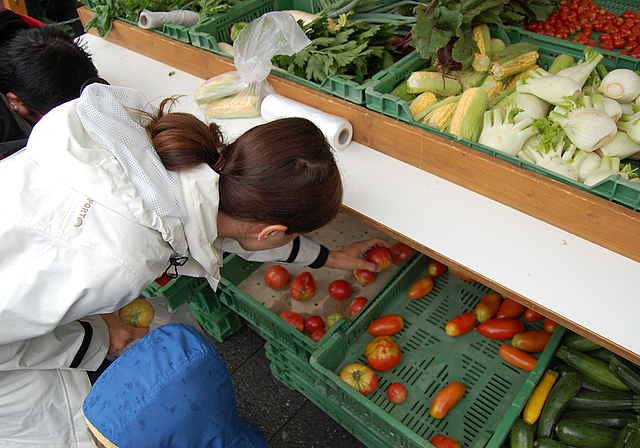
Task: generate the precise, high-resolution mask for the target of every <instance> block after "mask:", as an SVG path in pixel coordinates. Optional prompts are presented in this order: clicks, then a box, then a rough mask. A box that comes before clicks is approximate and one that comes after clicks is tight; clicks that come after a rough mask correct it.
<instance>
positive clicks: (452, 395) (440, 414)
mask: <svg viewBox="0 0 640 448" xmlns="http://www.w3.org/2000/svg"><path fill="white" fill-rule="evenodd" d="M465 390H466V387H465V385H464V384H463V383H461V382H460V381H455V382H453V383H450V384H448V385H447V386H445V387H444V389H442V390H441V391H440V392H438V393H437V394H436V396H435V397H433V401H432V402H431V409H430V410H429V413H430V414H431V417H433V418H438V419H442V418H444V417H445V416H446V415H447V412H449V411H450V410H451V408H452V407H454V406H455V405H456V403H458V401H460V399H461V398H462V396H463V395H464V392H465Z"/></svg>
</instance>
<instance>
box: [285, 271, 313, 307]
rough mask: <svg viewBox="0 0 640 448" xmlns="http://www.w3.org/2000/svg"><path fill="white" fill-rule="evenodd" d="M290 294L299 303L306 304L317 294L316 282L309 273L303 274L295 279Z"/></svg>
mask: <svg viewBox="0 0 640 448" xmlns="http://www.w3.org/2000/svg"><path fill="white" fill-rule="evenodd" d="M289 292H290V293H291V297H293V298H294V299H295V300H297V301H298V302H306V301H307V300H309V299H310V298H312V297H313V296H314V295H315V293H316V280H315V279H314V278H313V275H311V274H310V273H309V272H303V273H302V274H300V275H298V276H297V277H296V278H294V279H293V281H292V282H291V286H290V287H289Z"/></svg>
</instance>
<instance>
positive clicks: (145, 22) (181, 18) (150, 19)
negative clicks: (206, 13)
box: [138, 9, 199, 30]
mask: <svg viewBox="0 0 640 448" xmlns="http://www.w3.org/2000/svg"><path fill="white" fill-rule="evenodd" d="M198 19H199V16H198V13H197V12H195V11H188V10H183V9H178V10H175V11H168V12H163V11H149V10H148V9H145V10H143V11H142V12H141V13H140V18H139V20H138V26H139V27H140V28H144V29H146V30H148V29H153V28H162V27H163V26H164V24H165V23H173V24H174V25H182V26H186V27H189V26H193V25H195V24H196V23H198Z"/></svg>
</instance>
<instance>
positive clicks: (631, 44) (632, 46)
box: [627, 42, 638, 52]
mask: <svg viewBox="0 0 640 448" xmlns="http://www.w3.org/2000/svg"><path fill="white" fill-rule="evenodd" d="M636 48H638V42H629V43H628V44H627V51H629V52H631V51H633V50H635V49H636Z"/></svg>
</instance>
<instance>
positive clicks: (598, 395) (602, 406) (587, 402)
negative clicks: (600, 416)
mask: <svg viewBox="0 0 640 448" xmlns="http://www.w3.org/2000/svg"><path fill="white" fill-rule="evenodd" d="M567 409H570V410H574V411H580V410H582V411H596V410H600V411H627V410H634V411H638V410H640V395H632V394H629V393H626V392H593V391H590V390H581V391H580V392H578V393H577V394H576V395H575V396H574V397H573V398H572V399H571V401H569V405H568V406H567Z"/></svg>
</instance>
